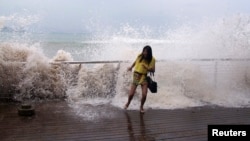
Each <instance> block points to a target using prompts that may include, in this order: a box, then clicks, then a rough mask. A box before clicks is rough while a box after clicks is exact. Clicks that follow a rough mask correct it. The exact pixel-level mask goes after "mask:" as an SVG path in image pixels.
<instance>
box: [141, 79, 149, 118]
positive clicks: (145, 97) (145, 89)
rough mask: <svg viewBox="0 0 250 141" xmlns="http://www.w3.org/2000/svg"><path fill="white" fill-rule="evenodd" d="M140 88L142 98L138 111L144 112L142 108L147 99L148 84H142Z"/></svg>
mask: <svg viewBox="0 0 250 141" xmlns="http://www.w3.org/2000/svg"><path fill="white" fill-rule="evenodd" d="M141 88H142V98H141V107H140V112H141V113H144V109H143V105H144V103H145V101H146V99H147V93H148V85H147V84H143V85H142V86H141Z"/></svg>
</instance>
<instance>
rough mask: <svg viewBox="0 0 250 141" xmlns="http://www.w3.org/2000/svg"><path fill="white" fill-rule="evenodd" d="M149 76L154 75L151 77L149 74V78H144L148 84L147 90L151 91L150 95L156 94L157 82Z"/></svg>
mask: <svg viewBox="0 0 250 141" xmlns="http://www.w3.org/2000/svg"><path fill="white" fill-rule="evenodd" d="M151 76H154V73H153V75H151V73H150V76H147V78H146V79H147V82H148V89H149V90H150V91H151V93H157V82H156V81H155V80H153V79H152V78H151Z"/></svg>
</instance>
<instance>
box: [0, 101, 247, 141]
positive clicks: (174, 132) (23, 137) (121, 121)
mask: <svg viewBox="0 0 250 141" xmlns="http://www.w3.org/2000/svg"><path fill="white" fill-rule="evenodd" d="M18 107H19V104H10V103H0V138H1V139H0V140H1V141H78V140H79V141H84V140H86V141H91V140H100V141H104V140H107V141H136V140H141V141H144V140H145V141H147V140H152V141H154V140H168V141H207V125H208V124H250V108H222V107H197V108H188V109H176V110H153V109H149V110H147V111H146V113H145V114H140V113H139V111H136V110H128V111H124V110H121V109H118V108H114V107H112V106H107V105H106V106H102V107H101V108H100V107H99V108H97V109H98V110H100V109H103V110H104V111H105V112H106V113H109V112H110V114H112V116H110V118H108V117H104V118H99V119H95V120H85V119H84V118H82V117H81V116H77V115H76V112H75V111H74V110H72V108H71V107H69V106H68V104H67V103H66V102H45V103H39V104H36V105H34V107H35V112H36V114H35V115H34V116H32V117H23V116H19V115H18V114H17V108H18Z"/></svg>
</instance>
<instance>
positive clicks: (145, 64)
mask: <svg viewBox="0 0 250 141" xmlns="http://www.w3.org/2000/svg"><path fill="white" fill-rule="evenodd" d="M133 67H135V68H134V73H133V82H132V85H131V89H130V92H129V96H128V102H127V103H126V105H125V106H124V109H127V108H128V106H129V104H130V102H131V100H132V99H133V97H134V94H135V91H136V88H137V86H138V85H141V88H142V98H141V106H140V112H141V113H144V109H143V105H144V103H145V101H146V98H147V93H148V83H147V80H146V77H147V73H148V72H155V58H154V57H153V55H152V49H151V47H150V46H148V45H147V46H145V47H144V48H143V50H142V53H141V54H139V55H138V56H137V58H136V60H135V62H134V63H133V64H132V66H131V67H129V68H128V71H132V69H133Z"/></svg>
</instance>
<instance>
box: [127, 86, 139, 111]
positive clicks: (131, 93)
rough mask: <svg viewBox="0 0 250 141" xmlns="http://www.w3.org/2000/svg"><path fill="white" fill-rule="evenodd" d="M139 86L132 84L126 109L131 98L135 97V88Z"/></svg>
mask: <svg viewBox="0 0 250 141" xmlns="http://www.w3.org/2000/svg"><path fill="white" fill-rule="evenodd" d="M136 88H137V85H134V84H132V85H131V88H130V91H129V96H128V102H127V103H126V105H125V106H124V109H127V108H128V106H129V104H130V102H131V100H132V99H133V97H134V95H135V90H136Z"/></svg>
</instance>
